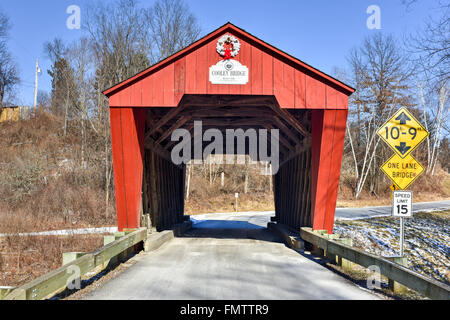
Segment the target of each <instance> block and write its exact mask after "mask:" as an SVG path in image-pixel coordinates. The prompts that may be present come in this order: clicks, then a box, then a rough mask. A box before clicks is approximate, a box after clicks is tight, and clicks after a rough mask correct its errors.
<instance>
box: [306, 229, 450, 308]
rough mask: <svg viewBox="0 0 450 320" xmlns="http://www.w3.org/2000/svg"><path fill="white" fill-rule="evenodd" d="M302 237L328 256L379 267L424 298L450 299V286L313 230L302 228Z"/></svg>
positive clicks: (390, 277)
mask: <svg viewBox="0 0 450 320" xmlns="http://www.w3.org/2000/svg"><path fill="white" fill-rule="evenodd" d="M300 235H301V238H302V239H303V240H304V241H306V242H308V243H310V244H312V245H314V246H316V247H319V248H321V249H323V250H324V251H325V252H326V254H327V255H328V254H331V255H335V256H338V257H341V258H343V259H346V260H349V261H351V262H353V263H356V264H358V265H360V266H363V267H365V268H368V267H370V266H378V267H379V269H380V273H381V274H382V275H384V276H385V277H387V278H388V279H391V280H393V281H396V282H398V283H400V284H402V285H404V286H406V287H408V288H410V289H412V290H415V291H417V292H418V293H420V294H423V295H424V296H427V297H429V298H431V299H436V300H449V299H450V286H448V285H446V284H444V283H441V282H439V281H437V280H434V279H431V278H428V277H425V276H423V275H421V274H419V273H417V272H414V271H412V270H409V269H408V268H405V267H404V266H402V265H400V264H397V263H394V262H392V261H389V260H387V259H385V258H383V257H379V256H376V255H373V254H370V253H367V252H364V251H362V250H359V249H356V248H353V247H351V246H348V245H345V244H343V243H340V242H339V241H335V240H330V239H329V238H328V237H327V235H323V234H320V233H318V232H314V231H313V230H312V229H311V228H302V229H301V231H300Z"/></svg>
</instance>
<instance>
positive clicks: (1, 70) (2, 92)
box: [0, 12, 20, 108]
mask: <svg viewBox="0 0 450 320" xmlns="http://www.w3.org/2000/svg"><path fill="white" fill-rule="evenodd" d="M10 28H11V24H10V22H9V18H8V17H7V16H6V15H5V14H4V13H2V12H0V108H2V107H3V104H4V100H5V98H6V96H7V95H8V94H10V93H12V91H13V89H14V87H15V86H16V85H17V84H18V83H19V82H20V79H19V72H18V69H17V65H16V63H15V62H14V60H13V59H12V56H11V54H10V53H9V51H8V48H7V37H8V32H9V30H10Z"/></svg>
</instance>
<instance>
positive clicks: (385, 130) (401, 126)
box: [377, 108, 429, 158]
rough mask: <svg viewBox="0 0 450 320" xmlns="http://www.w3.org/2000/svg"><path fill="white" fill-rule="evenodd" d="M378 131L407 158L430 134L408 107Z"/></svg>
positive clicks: (382, 137) (402, 156)
mask: <svg viewBox="0 0 450 320" xmlns="http://www.w3.org/2000/svg"><path fill="white" fill-rule="evenodd" d="M377 133H378V135H379V136H380V137H381V139H383V141H384V142H386V143H387V145H388V146H389V147H391V149H392V150H394V151H395V153H396V154H398V155H399V156H400V157H401V158H406V157H407V156H408V155H409V154H410V153H411V152H413V151H414V150H415V149H416V148H417V147H418V146H419V145H420V144H421V143H422V142H423V141H424V140H425V139H426V138H427V137H428V135H429V133H428V131H427V130H426V129H425V128H424V127H423V126H422V125H421V124H420V123H419V121H417V119H416V118H415V117H414V116H413V115H412V114H411V113H410V112H409V111H408V110H407V109H406V108H401V109H399V110H398V111H397V112H396V113H395V114H394V115H393V116H392V117H391V118H390V119H389V120H388V121H387V122H386V123H385V124H384V125H383V126H381V128H380V129H379V130H378V131H377Z"/></svg>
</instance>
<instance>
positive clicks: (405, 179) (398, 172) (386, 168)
mask: <svg viewBox="0 0 450 320" xmlns="http://www.w3.org/2000/svg"><path fill="white" fill-rule="evenodd" d="M381 170H383V172H384V173H385V174H386V175H387V176H388V177H389V178H390V179H391V180H392V181H393V182H394V183H395V184H396V185H397V186H398V187H399V188H400V189H402V190H404V189H407V188H408V187H409V186H410V185H411V183H413V182H414V181H415V180H416V179H417V178H418V177H419V176H420V175H421V174H422V173H423V171H424V168H423V167H422V165H421V164H420V163H419V162H417V160H416V159H415V158H414V157H413V156H412V155H409V156H407V157H406V158H404V159H402V158H401V157H400V156H399V155H398V154H394V155H393V156H392V157H391V158H390V159H389V160H388V161H386V163H385V164H383V166H382V167H381Z"/></svg>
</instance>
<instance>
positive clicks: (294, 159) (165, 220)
mask: <svg viewBox="0 0 450 320" xmlns="http://www.w3.org/2000/svg"><path fill="white" fill-rule="evenodd" d="M196 121H201V123H202V124H201V126H202V131H201V132H200V135H201V136H203V134H204V132H205V131H206V130H208V129H216V130H219V131H220V132H221V133H222V135H223V138H224V139H223V147H222V151H223V152H222V153H223V154H226V153H227V145H226V139H225V138H226V136H227V132H226V130H229V129H232V130H237V129H242V130H243V131H247V130H248V129H255V130H256V132H257V134H256V137H257V140H258V141H257V149H258V150H257V152H256V154H255V152H250V146H249V143H250V139H249V138H248V137H247V138H246V139H245V151H244V153H245V154H247V155H250V156H251V157H252V160H254V161H258V160H266V159H265V158H261V157H260V156H261V155H264V154H267V155H270V157H271V158H273V157H274V156H275V157H276V153H278V152H277V149H279V159H278V158H277V162H278V167H279V170H278V171H277V173H276V174H275V175H274V193H275V207H276V218H277V220H278V221H279V222H281V223H284V224H286V225H289V226H291V227H294V228H300V227H302V226H311V215H310V212H311V185H310V184H311V177H310V171H311V111H309V110H305V109H304V110H299V109H290V110H287V109H281V108H280V106H279V105H278V103H277V100H276V99H275V97H274V96H245V95H185V96H184V97H183V98H182V100H181V102H180V105H179V106H178V107H177V108H148V109H147V110H146V131H145V132H146V134H145V154H144V158H145V161H144V177H143V180H144V183H143V199H142V202H143V210H144V212H143V213H144V214H150V218H151V221H152V225H153V226H155V227H156V228H157V230H165V229H170V228H171V227H172V226H173V225H174V224H177V223H181V222H182V221H183V220H184V197H185V179H186V165H185V164H179V165H176V164H174V163H173V161H172V155H171V153H172V150H173V148H174V147H175V146H176V145H177V144H178V143H180V142H179V141H172V139H171V138H172V133H173V132H174V131H175V130H177V129H185V130H187V131H188V132H189V133H190V137H191V138H192V140H191V142H190V143H191V148H190V149H191V157H190V159H197V160H201V159H198V155H197V156H196V154H195V152H194V150H195V149H196V148H198V149H199V150H201V155H203V151H204V150H205V148H206V147H207V146H208V145H210V144H211V143H212V141H203V139H201V138H202V137H200V140H199V141H202V145H201V146H200V148H199V146H198V145H196V144H195V138H199V137H198V134H199V132H198V131H196V130H195V128H194V123H195V122H196ZM274 129H278V130H279V144H278V147H276V146H273V145H272V139H271V138H272V137H271V130H274ZM259 130H267V132H268V135H267V140H265V139H263V138H261V137H260V136H259V134H258V132H259ZM261 140H263V141H261ZM264 140H265V141H264ZM197 141H198V140H197ZM181 143H183V142H181ZM264 144H265V146H266V149H267V152H264V151H263V150H262V149H264V148H261V146H263V145H264ZM233 150H234V154H238V153H240V152H242V150H239V146H238V142H237V139H234V148H233ZM215 151H217V150H215ZM215 151H212V154H214V153H215ZM255 155H256V159H254V158H255Z"/></svg>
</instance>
